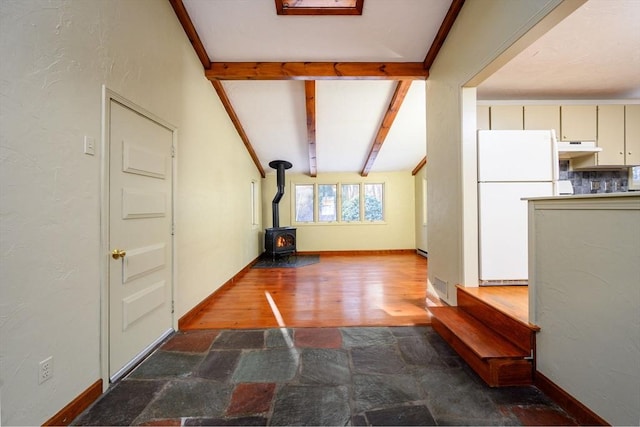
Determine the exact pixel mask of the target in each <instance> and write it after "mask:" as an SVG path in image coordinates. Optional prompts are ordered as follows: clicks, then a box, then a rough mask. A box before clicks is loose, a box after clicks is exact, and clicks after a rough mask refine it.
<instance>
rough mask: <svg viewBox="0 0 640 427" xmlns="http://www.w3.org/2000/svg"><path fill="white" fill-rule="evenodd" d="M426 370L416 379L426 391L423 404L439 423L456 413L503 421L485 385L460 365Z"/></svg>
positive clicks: (449, 418)
mask: <svg viewBox="0 0 640 427" xmlns="http://www.w3.org/2000/svg"><path fill="white" fill-rule="evenodd" d="M426 372H427V373H426V374H425V375H422V376H421V378H420V383H421V385H422V388H423V389H424V391H425V392H426V393H427V405H428V406H429V409H430V410H431V413H432V414H433V416H434V417H435V419H436V421H438V422H439V423H440V422H441V421H444V420H447V419H448V420H451V419H457V417H464V418H465V419H469V420H474V422H475V421H476V420H483V422H486V423H488V424H494V421H495V422H498V423H501V422H504V421H501V420H502V418H504V414H503V413H502V412H501V411H500V409H499V408H498V406H497V405H496V404H495V403H493V402H492V401H491V399H489V397H488V395H487V390H488V389H489V387H484V386H481V385H479V384H477V383H476V382H475V381H473V379H472V378H471V377H469V375H467V373H466V372H465V371H464V370H463V369H449V370H435V369H434V370H430V371H426ZM454 422H457V421H454Z"/></svg>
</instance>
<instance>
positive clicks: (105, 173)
mask: <svg viewBox="0 0 640 427" xmlns="http://www.w3.org/2000/svg"><path fill="white" fill-rule="evenodd" d="M111 101H115V102H117V103H119V104H122V105H124V106H125V107H127V108H130V109H131V110H133V111H135V112H137V113H138V114H140V115H142V116H144V117H146V118H148V119H149V120H151V121H153V122H155V123H157V124H159V125H160V126H163V127H165V128H167V129H168V130H170V131H171V133H172V135H173V141H172V144H173V156H172V159H171V166H172V167H171V174H172V181H171V182H172V184H171V211H172V222H173V226H172V230H173V233H172V236H171V271H172V273H171V282H172V283H171V299H172V301H174V302H175V300H176V297H177V293H176V289H177V265H176V259H177V256H176V252H177V251H176V245H175V234H176V228H175V223H176V217H175V215H176V206H175V203H176V199H177V197H176V188H177V185H176V177H177V163H178V162H177V143H178V129H177V128H176V127H175V126H173V125H172V124H170V123H168V122H167V121H165V120H163V119H161V118H160V117H158V116H156V115H155V114H153V113H151V112H149V111H147V110H145V109H144V108H142V107H140V106H139V105H136V104H135V103H133V102H131V101H129V100H128V99H126V98H124V97H122V96H121V95H119V94H117V93H115V92H114V91H112V90H110V89H108V88H107V87H106V86H105V85H103V86H102V149H101V156H102V159H101V167H100V196H101V198H100V376H101V378H102V390H103V392H104V391H106V390H107V388H108V387H109V262H110V253H111V249H110V246H109V222H110V217H109V192H110V190H111V189H110V187H109V179H110V176H109V166H110V165H109V151H110V141H111V135H110V130H109V128H110V123H111ZM172 304H174V303H173V302H172ZM171 313H172V314H171V315H172V319H171V323H172V326H173V329H174V330H178V319H177V317H176V314H175V310H174V309H172V310H171Z"/></svg>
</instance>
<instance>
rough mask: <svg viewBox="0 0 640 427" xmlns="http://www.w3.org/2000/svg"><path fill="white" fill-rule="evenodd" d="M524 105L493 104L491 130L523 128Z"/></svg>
mask: <svg viewBox="0 0 640 427" xmlns="http://www.w3.org/2000/svg"><path fill="white" fill-rule="evenodd" d="M523 129H524V117H523V107H522V105H492V106H491V130H523Z"/></svg>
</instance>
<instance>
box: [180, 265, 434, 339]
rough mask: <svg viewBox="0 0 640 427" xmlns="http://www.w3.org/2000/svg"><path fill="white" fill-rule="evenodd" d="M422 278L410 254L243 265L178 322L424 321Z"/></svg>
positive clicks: (191, 325) (199, 325)
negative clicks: (271, 265) (273, 265)
mask: <svg viewBox="0 0 640 427" xmlns="http://www.w3.org/2000/svg"><path fill="white" fill-rule="evenodd" d="M426 283H427V260H426V259H425V258H424V257H422V256H420V255H417V254H413V253H408V254H393V253H392V254H376V255H370V254H355V255H351V254H349V255H339V254H327V255H325V254H322V255H320V261H319V262H318V263H316V264H312V265H307V266H304V267H298V268H267V269H265V268H251V269H249V270H248V271H247V272H246V273H245V274H244V275H243V276H242V277H240V278H239V280H237V281H235V283H234V284H233V285H232V286H229V287H225V288H223V289H220V290H219V291H218V292H216V293H215V295H214V296H213V297H212V298H211V299H210V300H209V301H208V302H207V303H206V304H204V305H203V306H202V309H201V310H200V311H199V312H198V313H197V314H196V315H195V316H189V317H190V319H189V321H187V322H186V323H185V324H182V325H181V329H182V330H190V329H247V328H270V327H278V326H279V327H297V328H300V327H342V326H406V325H428V324H430V323H431V320H430V314H429V313H428V312H427V310H426V304H427V303H426V297H427V293H426V287H427V286H426ZM429 304H430V305H433V304H434V303H433V301H432V299H430V300H429Z"/></svg>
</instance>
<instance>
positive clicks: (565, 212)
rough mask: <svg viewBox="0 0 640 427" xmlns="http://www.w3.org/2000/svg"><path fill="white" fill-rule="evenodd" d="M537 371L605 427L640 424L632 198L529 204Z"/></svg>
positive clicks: (639, 250)
mask: <svg viewBox="0 0 640 427" xmlns="http://www.w3.org/2000/svg"><path fill="white" fill-rule="evenodd" d="M529 224H530V225H529V227H530V236H531V240H530V245H529V247H530V254H531V255H530V265H529V271H531V272H532V274H531V282H530V285H529V305H530V307H531V308H530V310H529V318H530V321H531V322H533V323H535V324H537V325H538V326H540V328H541V330H540V332H539V333H538V335H537V338H536V343H537V362H536V363H537V369H538V371H540V372H541V373H542V374H544V375H545V376H546V377H547V378H549V379H550V380H551V381H553V382H554V383H555V384H557V385H559V386H560V387H562V389H563V390H565V391H567V392H568V393H569V394H571V395H572V396H574V397H575V398H576V399H578V400H579V401H580V402H582V403H583V404H584V405H586V406H587V407H588V408H590V409H591V410H592V411H594V412H595V413H597V414H598V415H599V416H601V417H602V418H604V419H605V420H606V421H607V422H609V423H611V425H638V423H639V421H640V286H639V285H640V195H633V194H631V193H625V194H623V195H619V196H616V195H613V194H609V195H607V196H604V195H603V196H600V197H598V198H587V197H584V196H582V197H576V198H573V199H565V200H562V199H559V200H558V199H556V200H538V201H533V202H529Z"/></svg>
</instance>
